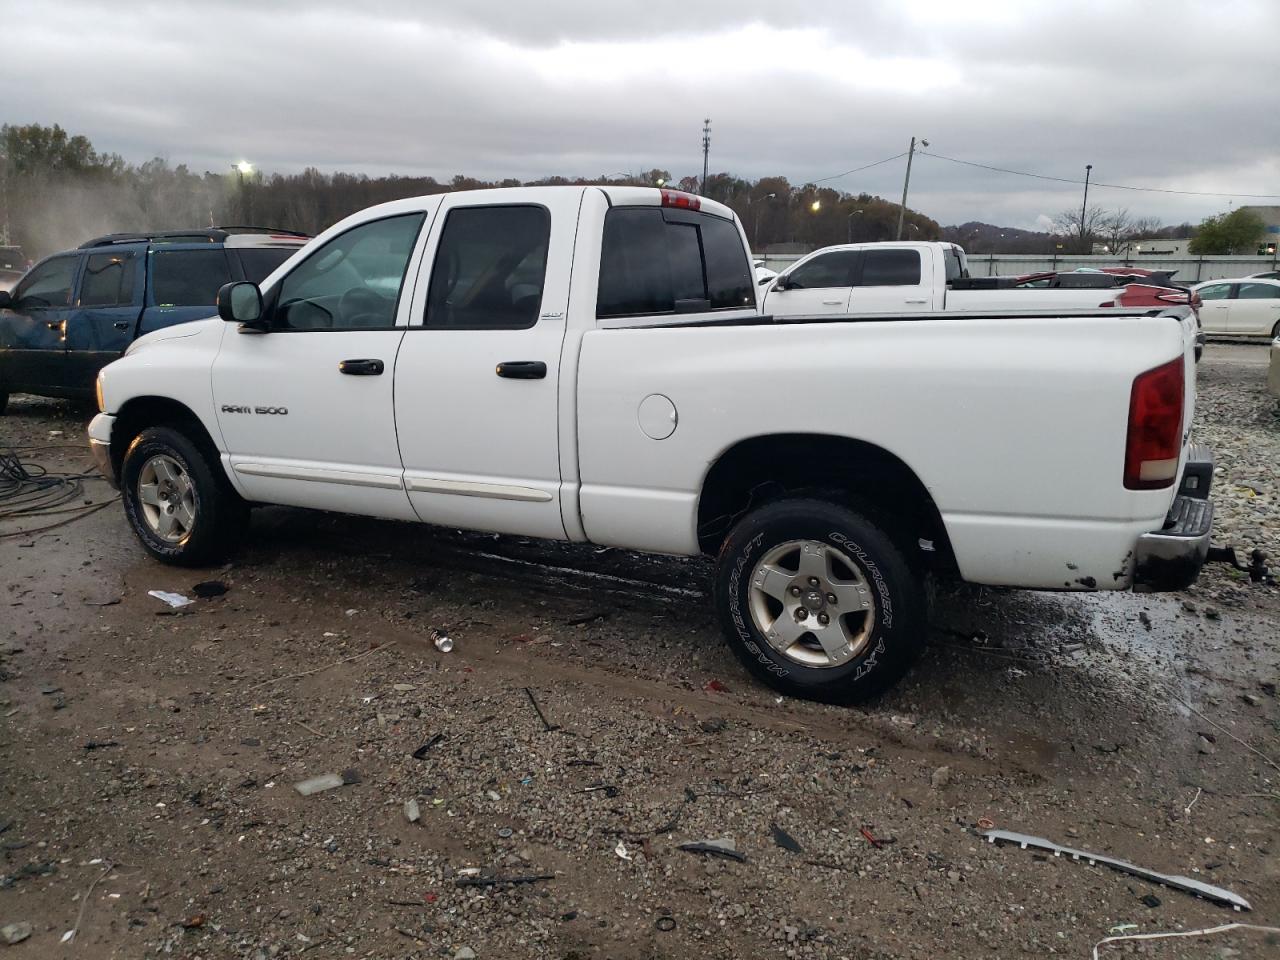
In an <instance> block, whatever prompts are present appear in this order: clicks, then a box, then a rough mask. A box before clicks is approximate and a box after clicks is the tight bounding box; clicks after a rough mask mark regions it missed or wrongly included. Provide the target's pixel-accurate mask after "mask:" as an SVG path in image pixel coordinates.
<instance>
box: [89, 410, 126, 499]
mask: <svg viewBox="0 0 1280 960" xmlns="http://www.w3.org/2000/svg"><path fill="white" fill-rule="evenodd" d="M115 422H116V418H115V417H113V416H111V415H109V414H106V413H100V414H98V415H97V416H96V417H94V418H93V419H92V420H91V421H90V422H89V452H90V453H92V454H93V462H94V465H95V466H96V467H97V468H98V472H99V473H101V474H102V475H103V476H104V477H106V478H107V483H109V484H111V486H112V487H113V488H115V489H116V490H119V489H120V483H119V480H118V478H117V477H116V471H115V466H114V465H113V464H112V462H111V428H112V427H113V426H114V425H115Z"/></svg>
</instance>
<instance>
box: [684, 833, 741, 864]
mask: <svg viewBox="0 0 1280 960" xmlns="http://www.w3.org/2000/svg"><path fill="white" fill-rule="evenodd" d="M680 849H681V850H684V851H685V852H686V853H706V854H710V855H711V856H713V857H724V858H725V859H726V860H737V861H738V862H739V863H746V862H747V855H746V854H745V853H741V852H739V850H738V847H737V844H735V843H734V842H733V838H732V837H721V838H720V839H719V840H698V841H695V842H694V843H682V844H680Z"/></svg>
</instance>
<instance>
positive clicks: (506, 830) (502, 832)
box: [498, 827, 515, 840]
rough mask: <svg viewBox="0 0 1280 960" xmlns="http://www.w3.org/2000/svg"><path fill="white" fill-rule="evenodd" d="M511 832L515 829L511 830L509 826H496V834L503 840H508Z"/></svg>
mask: <svg viewBox="0 0 1280 960" xmlns="http://www.w3.org/2000/svg"><path fill="white" fill-rule="evenodd" d="M513 833H515V831H514V830H512V829H511V828H510V827H499V828H498V836H499V837H500V838H502V839H503V840H509V839H511V835H512V834H513Z"/></svg>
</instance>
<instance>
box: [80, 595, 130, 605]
mask: <svg viewBox="0 0 1280 960" xmlns="http://www.w3.org/2000/svg"><path fill="white" fill-rule="evenodd" d="M123 599H124V598H123V597H108V598H107V599H106V600H86V601H85V602H84V605H85V606H86V607H114V606H115V605H116V604H117V603H119V602H120V601H121V600H123Z"/></svg>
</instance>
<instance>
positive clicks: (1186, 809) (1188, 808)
mask: <svg viewBox="0 0 1280 960" xmlns="http://www.w3.org/2000/svg"><path fill="white" fill-rule="evenodd" d="M1203 792H1204V790H1203V788H1201V787H1196V795H1195V796H1194V797H1192V798H1191V802H1190V803H1188V804H1187V805H1186V806H1185V807H1183V808H1182V812H1183V813H1184V814H1185V815H1187V816H1190V815H1191V808H1192V807H1194V806H1195V805H1196V801H1197V800H1199V799H1200V794H1201V793H1203Z"/></svg>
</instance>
